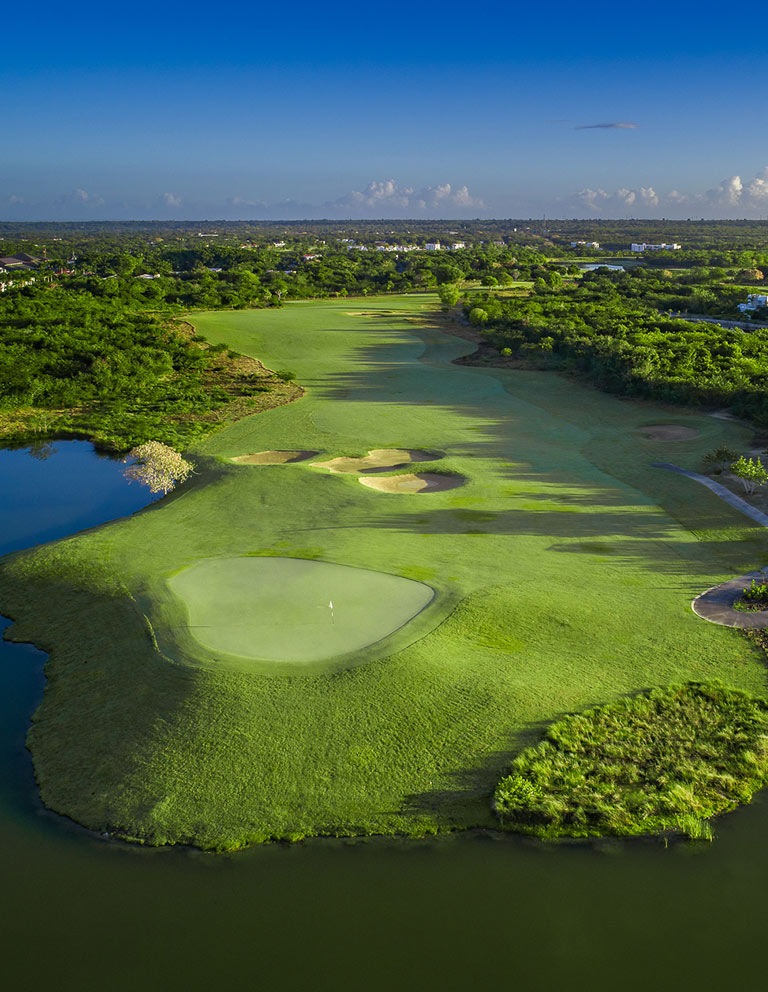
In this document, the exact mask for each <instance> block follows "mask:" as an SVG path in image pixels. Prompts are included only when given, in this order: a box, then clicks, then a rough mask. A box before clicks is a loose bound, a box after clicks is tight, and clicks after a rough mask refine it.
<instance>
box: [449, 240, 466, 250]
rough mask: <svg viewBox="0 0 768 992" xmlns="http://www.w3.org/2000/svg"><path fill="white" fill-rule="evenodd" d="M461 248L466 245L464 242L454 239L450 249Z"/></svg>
mask: <svg viewBox="0 0 768 992" xmlns="http://www.w3.org/2000/svg"><path fill="white" fill-rule="evenodd" d="M462 248H466V245H465V244H464V242H463V241H454V242H453V244H452V245H451V251H459V250H460V249H462Z"/></svg>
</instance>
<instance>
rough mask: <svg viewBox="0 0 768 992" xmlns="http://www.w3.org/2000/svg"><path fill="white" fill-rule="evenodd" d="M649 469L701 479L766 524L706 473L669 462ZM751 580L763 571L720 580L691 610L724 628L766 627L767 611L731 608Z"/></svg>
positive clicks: (767, 522) (759, 514) (766, 524)
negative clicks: (746, 610) (748, 611)
mask: <svg viewBox="0 0 768 992" xmlns="http://www.w3.org/2000/svg"><path fill="white" fill-rule="evenodd" d="M651 467H652V468H665V469H668V470H669V471H670V472H677V473H678V474H679V475H687V476H688V478H689V479H694V480H695V481H696V482H700V483H701V484H702V485H703V486H706V487H707V488H708V489H711V490H712V492H713V493H715V494H716V495H717V496H719V497H720V498H721V499H723V500H725V502H726V503H728V504H730V506H732V507H733V508H734V509H736V510H740V511H741V512H742V513H744V514H746V516H748V517H750V518H751V519H752V520H754V521H755V522H756V523H758V524H760V526H761V527H768V514H765V513H763V512H762V511H761V510H757V509H755V507H754V506H750V505H749V503H747V501H746V500H743V499H742V498H741V497H740V496H736V495H735V494H734V493H732V492H731V491H730V489H726V488H725V486H723V485H721V484H720V483H719V482H715V481H714V480H712V479H710V478H708V477H707V476H706V475H699V473H698V472H690V471H689V470H688V469H687V468H680V467H679V466H678V465H671V464H670V463H669V462H654V463H653V464H652V466H651ZM752 579H762V580H763V581H765V579H766V572H763V571H759V572H749V573H748V574H747V575H742V576H739V578H737V579H730V580H729V581H728V582H722V583H721V584H720V585H719V586H713V587H712V588H711V589H707V591H706V592H703V593H702V594H701V595H700V596H697V597H696V599H694V600H693V602H692V603H691V609H692V610H693V612H694V613H695V614H696V615H697V616H700V617H701V618H702V619H703V620H709V621H710V623H719V624H722V625H723V626H725V627H752V628H754V627H768V611H765V612H761V613H741V612H740V611H739V610H734V608H733V604H734V603H735V602H736V600H737V599H738V598H739V596H740V595H741V591H742V589H743V588H744V587H745V586H748V585H749V583H750V582H751V581H752Z"/></svg>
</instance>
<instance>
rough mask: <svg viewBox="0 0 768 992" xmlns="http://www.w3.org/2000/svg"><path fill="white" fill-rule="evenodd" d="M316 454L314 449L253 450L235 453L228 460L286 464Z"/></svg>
mask: <svg viewBox="0 0 768 992" xmlns="http://www.w3.org/2000/svg"><path fill="white" fill-rule="evenodd" d="M316 454H317V452H316V451H255V452H253V454H250V455H236V456H235V457H234V458H231V459H230V461H233V462H237V464H238V465H286V464H288V463H289V462H303V461H306V459H307V458H312V457H313V456H314V455H316Z"/></svg>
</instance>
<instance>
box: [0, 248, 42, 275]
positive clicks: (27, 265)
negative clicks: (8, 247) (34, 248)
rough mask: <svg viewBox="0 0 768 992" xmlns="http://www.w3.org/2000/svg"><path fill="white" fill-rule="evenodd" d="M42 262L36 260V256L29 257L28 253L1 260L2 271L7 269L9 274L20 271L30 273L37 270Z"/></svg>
mask: <svg viewBox="0 0 768 992" xmlns="http://www.w3.org/2000/svg"><path fill="white" fill-rule="evenodd" d="M40 262H41V259H39V258H35V256H34V255H27V253H26V252H23V251H20V252H19V254H18V255H6V256H5V257H4V258H0V269H6V270H7V271H8V272H11V271H13V270H16V271H18V270H19V269H26V270H27V271H30V270H31V269H36V268H37V267H38V265H39V264H40Z"/></svg>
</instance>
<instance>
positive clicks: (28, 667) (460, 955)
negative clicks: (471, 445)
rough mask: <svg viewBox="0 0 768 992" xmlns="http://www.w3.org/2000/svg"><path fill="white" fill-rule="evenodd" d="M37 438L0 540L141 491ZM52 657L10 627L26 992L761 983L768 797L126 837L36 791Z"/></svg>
mask: <svg viewBox="0 0 768 992" xmlns="http://www.w3.org/2000/svg"><path fill="white" fill-rule="evenodd" d="M33 454H35V455H36V456H37V457H31V455H30V453H29V450H28V449H19V450H15V451H8V450H5V451H0V521H1V523H2V526H1V527H0V543H1V544H2V548H3V551H4V552H7V551H10V550H13V549H17V548H21V547H25V546H29V545H31V544H34V543H37V542H40V541H45V540H52V539H55V538H57V537H61V536H64V535H66V534H68V533H72V532H74V531H76V530H78V529H81V528H84V527H89V526H95V525H97V524H100V523H103V522H105V521H106V520H109V519H112V518H114V517H117V516H122V515H126V514H129V513H132V512H134V511H136V510H139V509H140V508H142V507H143V506H145V505H146V504H147V503H148V502H149V497H148V495H147V494H146V492H145V491H142V490H140V489H139V488H138V487H136V486H129V485H128V484H127V483H126V482H125V480H124V479H123V477H122V473H121V468H122V466H121V465H120V464H119V463H116V462H114V461H112V460H110V459H107V458H103V457H99V456H97V455H96V454H95V453H94V452H93V449H92V448H91V447H90V445H88V444H85V443H84V442H66V443H65V442H57V443H56V444H55V445H53V446H52V448H43V449H42V450H38V451H37V452H34V453H33ZM41 456H46V457H41ZM105 647H107V646H105ZM44 660H45V656H44V655H43V654H42V652H40V651H37V650H35V649H34V648H32V647H30V646H27V645H12V644H9V643H7V642H2V643H0V878H1V879H2V911H0V933H1V934H2V962H3V963H2V974H3V977H4V984H5V987H6V988H9V989H13V990H14V992H16V990H26V989H29V990H33V989H34V990H38V989H40V988H43V987H45V986H48V987H50V988H52V989H57V990H70V989H71V990H91V989H94V990H95V989H108V990H110V992H111V990H123V989H125V990H128V989H131V990H163V992H167V990H176V989H185V990H187V989H193V990H195V989H217V990H218V989H225V990H229V989H234V988H240V987H243V988H247V989H250V988H258V989H273V988H275V989H289V990H293V989H296V990H304V989H307V990H310V989H311V990H326V989H327V990H346V989H350V990H352V989H366V990H367V989H380V988H381V989H390V988H399V989H414V990H416V989H419V990H431V989H437V988H448V989H452V988H466V989H472V988H479V987H483V986H489V987H492V986H498V985H500V984H502V983H504V985H505V986H506V985H508V986H509V987H511V988H513V989H514V988H518V987H520V988H522V989H526V990H536V992H538V990H541V992H544V990H555V989H559V988H561V987H562V988H568V989H569V990H573V989H576V990H582V989H583V990H587V989H589V990H595V989H606V990H608V989H610V990H615V989H621V990H625V989H641V988H642V989H647V988H649V987H652V988H654V989H656V990H667V989H669V990H671V989H676V990H687V989H694V988H695V989H697V990H706V989H718V990H722V992H726V990H729V989H738V988H753V987H759V986H761V985H762V981H763V971H764V968H765V965H764V963H763V951H762V939H763V933H764V929H765V927H764V923H763V917H762V912H763V907H764V893H765V891H766V890H767V889H768V844H766V838H768V796H766V793H762V794H760V795H759V796H758V797H757V800H756V801H755V803H754V804H753V805H752V806H749V807H746V808H744V809H742V810H740V811H738V812H737V813H735V814H732V815H730V816H728V817H725V818H724V819H722V820H721V821H719V822H718V823H717V824H716V835H717V839H716V841H715V842H714V844H711V845H689V844H685V843H676V844H670V845H669V847H666V846H665V845H664V843H663V842H662V841H657V840H653V841H639V842H638V841H633V842H619V841H607V842H602V843H599V844H594V845H593V844H578V843H577V844H561V845H544V844H541V843H539V842H537V841H532V840H526V839H522V838H517V837H513V836H505V835H474V834H469V835H455V836H452V837H446V838H438V839H432V840H423V841H405V840H402V841H399V840H393V839H382V840H375V839H374V840H365V841H362V840H361V841H357V840H349V841H345V840H318V841H311V842H304V843H301V844H297V845H282V844H281V845H269V846H264V847H257V848H252V849H250V850H247V851H243V852H239V853H237V854H230V855H211V854H202V853H200V852H197V851H193V850H188V849H169V850H152V849H143V848H140V847H131V846H128V845H124V844H119V843H115V842H111V841H107V840H104V839H102V838H100V837H96V836H94V835H92V834H90V833H88V832H86V831H85V830H82V829H81V828H79V827H78V826H77V825H75V824H73V823H71V822H69V821H68V820H65V819H63V818H62V817H59V816H57V815H55V814H53V813H49V812H47V811H46V810H45V809H44V808H43V807H42V805H41V804H40V802H39V800H38V798H37V791H36V788H35V784H34V780H33V776H32V768H31V762H30V760H29V756H28V754H27V752H26V751H25V749H24V736H25V733H26V729H27V726H28V723H29V719H30V716H31V714H32V712H33V711H34V709H35V707H36V705H37V702H38V700H39V698H40V694H41V692H42V687H43V673H42V666H43V663H44Z"/></svg>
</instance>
